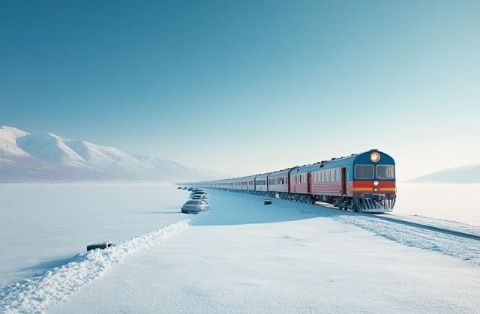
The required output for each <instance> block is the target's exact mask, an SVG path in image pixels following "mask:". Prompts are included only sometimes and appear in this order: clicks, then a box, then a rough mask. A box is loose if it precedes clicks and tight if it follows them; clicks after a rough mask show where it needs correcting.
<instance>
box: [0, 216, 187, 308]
mask: <svg viewBox="0 0 480 314" xmlns="http://www.w3.org/2000/svg"><path fill="white" fill-rule="evenodd" d="M187 226H188V223H187V222H186V221H180V222H176V223H174V224H171V225H168V226H166V227H163V228H161V229H158V230H156V231H153V232H150V233H147V234H145V235H142V236H138V237H135V238H132V239H129V240H127V241H125V242H122V243H120V244H118V245H116V246H114V247H111V248H108V249H105V250H93V251H90V252H88V253H84V254H79V255H77V256H75V257H74V258H73V259H72V260H71V261H70V262H69V263H67V264H66V265H63V266H60V267H57V268H54V269H53V270H50V271H46V272H44V273H42V274H41V275H38V276H36V277H34V278H32V279H28V280H24V281H21V282H19V283H17V284H14V285H10V286H8V287H6V288H5V289H2V291H0V311H1V312H7V313H8V312H37V311H44V310H45V309H47V308H48V307H49V306H50V305H51V304H52V303H56V302H59V301H62V300H64V299H65V298H66V297H67V296H68V295H70V294H72V293H75V292H76V291H78V290H79V289H80V288H81V287H83V286H85V285H86V284H88V283H89V282H90V281H92V280H94V279H95V278H97V277H99V276H100V275H102V273H103V272H105V271H106V270H107V269H108V268H109V267H111V266H112V265H115V264H118V263H120V262H121V261H122V260H123V259H125V258H126V257H127V256H128V255H130V254H133V253H135V252H137V251H139V250H145V249H148V248H149V247H151V246H153V245H155V244H158V243H159V242H161V241H164V240H165V239H166V238H168V237H170V236H172V235H175V234H176V233H178V232H180V231H182V230H184V229H185V228H187Z"/></svg>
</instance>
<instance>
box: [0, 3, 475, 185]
mask: <svg viewBox="0 0 480 314" xmlns="http://www.w3.org/2000/svg"><path fill="white" fill-rule="evenodd" d="M478 16H480V2H479V1H455V2H454V1H397V2H394V1H2V2H0V109H1V115H0V124H2V125H12V126H16V127H18V128H21V129H25V130H27V131H30V132H34V133H36V132H53V133H57V134H60V135H63V136H66V137H70V138H77V139H87V140H90V141H92V142H94V143H98V144H104V145H111V146H116V147H119V148H121V149H123V150H125V151H127V152H129V153H134V154H148V155H157V156H160V157H164V158H170V159H173V160H176V161H179V162H183V163H185V164H188V165H193V166H199V167H203V168H212V169H215V170H217V171H220V172H224V173H228V174H235V175H237V174H238V175H242V174H250V173H252V172H262V171H269V170H275V169H278V168H283V167H287V166H292V165H295V164H304V163H308V162H314V161H318V160H322V159H327V158H331V157H337V156H341V155H348V154H350V153H354V152H360V151H364V150H367V149H370V148H379V149H382V150H384V151H386V152H388V153H390V154H392V155H393V157H394V158H396V160H397V164H398V174H399V177H400V178H402V177H404V178H406V177H412V176H415V175H417V174H423V173H426V172H429V171H433V170H437V169H441V168H444V167H449V166H453V165H457V164H458V165H463V164H469V163H478V162H479V159H478V156H479V155H480V145H478V142H479V141H478V136H479V135H480V124H479V118H480V109H479V107H480V88H479V85H480V84H479V83H480V19H478Z"/></svg>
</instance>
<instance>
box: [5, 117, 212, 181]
mask: <svg viewBox="0 0 480 314" xmlns="http://www.w3.org/2000/svg"><path fill="white" fill-rule="evenodd" d="M215 177H216V175H215V174H214V173H213V172H210V171H206V170H201V169H196V168H191V167H187V166H184V165H182V164H179V163H177V162H174V161H171V160H164V159H160V158H157V157H151V156H133V155H129V154H127V153H125V152H123V151H121V150H120V149H117V148H114V147H108V146H101V145H96V144H93V143H90V142H86V141H78V140H72V139H66V138H63V137H61V136H58V135H55V134H52V133H46V134H30V133H28V132H26V131H23V130H20V129H17V128H14V127H6V126H2V127H0V182H59V181H60V182H69V181H143V182H145V181H161V182H178V181H188V180H203V179H211V178H215Z"/></svg>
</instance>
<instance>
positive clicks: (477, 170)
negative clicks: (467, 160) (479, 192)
mask: <svg viewBox="0 0 480 314" xmlns="http://www.w3.org/2000/svg"><path fill="white" fill-rule="evenodd" d="M410 182H416V183H480V164H474V165H467V166H461V167H453V168H448V169H444V170H440V171H437V172H433V173H430V174H427V175H424V176H421V177H418V178H414V179H411V180H410Z"/></svg>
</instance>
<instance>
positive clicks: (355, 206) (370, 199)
mask: <svg viewBox="0 0 480 314" xmlns="http://www.w3.org/2000/svg"><path fill="white" fill-rule="evenodd" d="M231 191H237V192H245V193H251V194H256V195H263V196H267V197H271V198H280V199H285V200H291V201H296V202H302V203H308V204H315V203H317V202H323V203H328V204H331V205H332V206H334V207H336V208H338V209H342V210H353V211H356V212H368V213H385V212H391V211H392V210H393V207H394V205H395V195H394V194H393V195H392V194H390V195H389V194H369V195H362V196H356V197H347V196H328V195H316V196H314V195H309V194H299V193H286V192H262V191H248V190H243V191H242V190H231Z"/></svg>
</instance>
